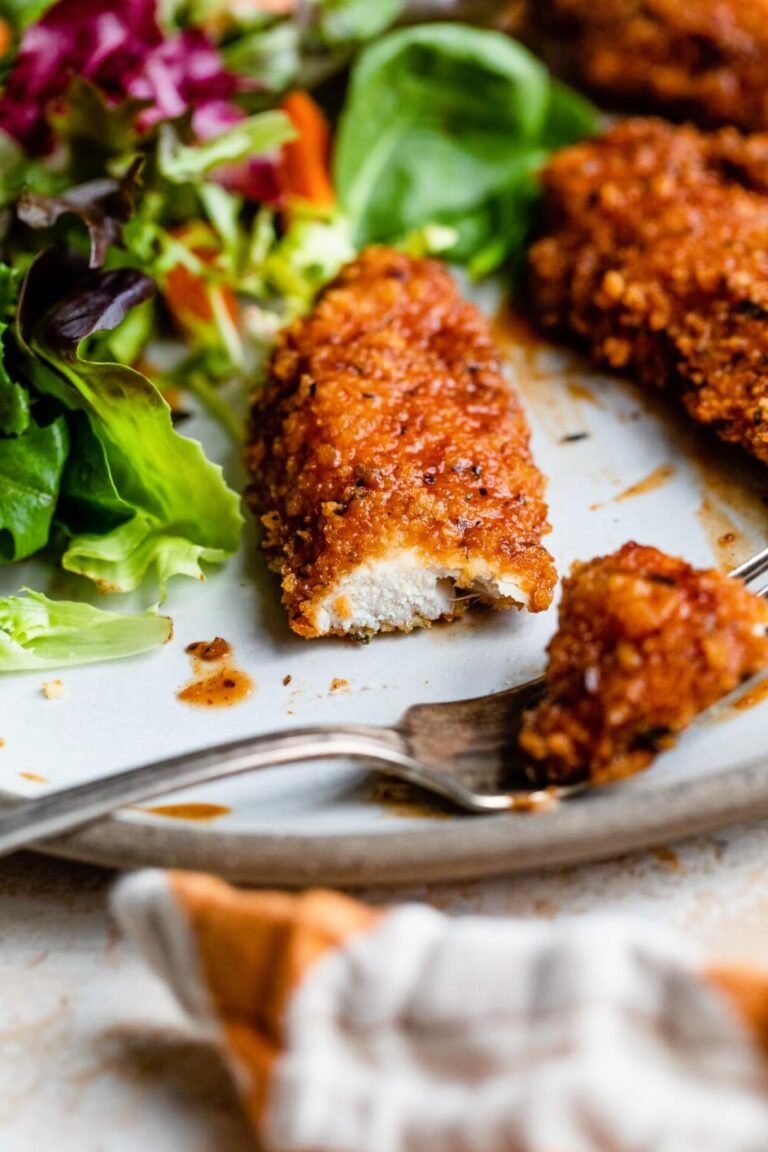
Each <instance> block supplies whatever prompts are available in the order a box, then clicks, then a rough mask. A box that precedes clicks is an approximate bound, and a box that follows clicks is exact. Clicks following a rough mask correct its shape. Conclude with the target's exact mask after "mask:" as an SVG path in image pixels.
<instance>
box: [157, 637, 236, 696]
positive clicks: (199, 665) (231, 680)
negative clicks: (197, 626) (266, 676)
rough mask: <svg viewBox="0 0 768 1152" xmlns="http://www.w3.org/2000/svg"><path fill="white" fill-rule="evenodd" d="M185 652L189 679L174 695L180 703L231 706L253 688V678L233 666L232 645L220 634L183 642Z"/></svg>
mask: <svg viewBox="0 0 768 1152" xmlns="http://www.w3.org/2000/svg"><path fill="white" fill-rule="evenodd" d="M185 652H187V654H188V655H189V657H190V660H191V662H192V679H191V680H190V682H189V683H188V684H185V685H184V687H183V688H180V689H179V691H178V692H177V693H176V698H177V699H178V700H181V701H182V702H183V703H184V704H191V705H193V706H194V707H196V708H231V707H232V706H233V705H234V704H240V703H241V702H242V701H243V700H245V699H246V698H247V697H248V696H250V695H251V693H252V692H253V688H254V684H253V681H252V680H251V678H250V676H249V675H248V674H247V673H246V672H242V671H241V670H240V669H239V668H237V667H236V666H235V664H234V663H233V660H232V645H231V644H229V643H228V642H227V641H226V640H224V639H222V637H221V636H216V637H214V639H213V640H196V641H195V642H194V643H192V644H188V645H187V647H186V648H185Z"/></svg>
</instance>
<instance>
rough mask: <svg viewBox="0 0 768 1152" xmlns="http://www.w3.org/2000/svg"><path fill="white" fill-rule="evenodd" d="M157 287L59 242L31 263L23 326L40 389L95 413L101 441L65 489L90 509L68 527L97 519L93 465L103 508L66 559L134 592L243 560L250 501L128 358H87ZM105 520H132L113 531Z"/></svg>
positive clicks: (95, 432) (106, 585)
mask: <svg viewBox="0 0 768 1152" xmlns="http://www.w3.org/2000/svg"><path fill="white" fill-rule="evenodd" d="M152 291H153V285H152V282H151V281H150V280H149V278H148V277H146V276H144V275H142V274H141V273H140V272H137V271H136V270H135V269H131V268H118V269H114V270H112V271H103V270H98V271H97V270H92V269H88V268H87V267H86V262H85V261H84V260H83V258H81V257H79V256H76V255H74V254H73V253H66V252H62V251H60V250H57V249H50V250H48V251H47V252H44V253H43V254H42V255H41V256H39V257H38V259H37V260H36V261H35V262H34V264H33V265H32V266H31V268H30V269H29V272H28V273H27V276H26V279H25V282H24V286H23V288H22V294H21V300H20V303H19V322H18V332H19V337H20V340H21V341H22V343H23V344H24V346H25V347H26V349H27V350H28V352H29V354H30V357H31V358H32V359H33V364H32V371H33V375H34V382H35V386H36V387H37V388H38V390H39V391H41V392H43V393H45V394H48V395H52V396H54V397H56V399H58V400H59V401H60V403H62V404H63V405H64V406H65V407H66V408H68V409H70V410H71V411H73V412H78V413H83V414H84V415H85V417H86V418H87V421H88V425H89V431H90V434H91V437H92V438H91V441H90V446H89V459H88V461H87V462H85V463H82V462H81V465H82V475H78V474H77V471H76V469H74V466H73V470H71V471H70V472H69V474H68V478H67V486H66V493H65V494H66V497H67V500H68V501H69V506H70V508H71V506H72V502H73V501H74V502H75V503H77V497H78V493H79V496H80V499H79V509H80V514H78V515H77V516H75V517H74V520H73V523H72V524H71V525H66V526H67V527H68V528H70V530H71V531H72V530H74V531H77V529H78V528H82V526H83V525H84V523H85V522H86V521H87V517H86V516H84V515H82V513H83V510H84V508H85V506H86V504H87V501H86V500H85V499H84V491H85V488H86V486H87V475H88V471H89V470H92V472H93V474H94V475H96V476H97V477H98V483H94V485H93V486H92V493H91V495H92V498H93V500H94V501H95V502H96V503H97V504H98V506H99V512H98V515H96V514H94V515H93V518H92V520H91V530H90V531H80V532H78V533H77V534H76V535H74V537H73V538H72V539H71V540H70V541H69V544H68V546H67V549H66V552H65V553H64V557H63V561H62V563H63V565H64V567H65V568H66V569H68V570H69V571H71V572H77V573H79V574H81V575H83V576H87V577H88V578H89V579H91V580H94V581H95V582H96V583H97V584H98V585H99V587H101V588H103V589H104V590H108V591H120V592H125V591H130V590H132V589H133V588H135V587H137V586H138V584H140V583H141V581H142V580H143V579H144V578H145V576H147V575H148V574H150V573H153V574H154V575H155V577H156V578H157V580H158V582H159V584H160V588H161V590H164V588H165V584H166V582H167V581H168V579H170V577H171V576H174V575H178V574H183V575H189V576H195V577H198V578H202V577H203V571H202V568H201V562H202V561H207V562H209V563H217V562H220V561H222V560H224V559H225V558H226V557H227V556H228V555H231V554H232V553H233V552H234V551H235V550H236V549H237V546H238V543H239V539H240V530H241V526H242V516H241V514H240V510H239V498H238V496H237V494H236V493H235V492H233V491H232V490H231V489H230V488H228V487H227V485H226V483H225V481H224V479H223V476H222V472H221V468H219V467H218V466H217V465H214V464H211V463H210V461H208V460H207V459H206V457H205V455H204V453H203V450H202V448H201V447H200V445H199V444H198V443H197V442H196V441H193V440H189V439H186V438H184V437H182V436H180V435H179V434H178V433H177V432H176V431H175V430H174V427H173V424H172V422H171V413H170V408H169V407H168V405H167V404H166V402H165V400H164V399H163V398H162V396H161V395H160V393H159V392H158V391H157V389H156V388H155V386H154V385H153V384H152V383H151V382H150V381H149V380H148V379H147V378H146V377H145V376H142V375H141V373H140V372H137V371H135V370H134V369H132V368H128V367H126V366H125V365H122V364H110V363H100V362H96V361H92V360H89V359H86V358H85V357H84V356H83V355H81V347H82V344H83V342H84V341H85V340H86V339H87V338H88V337H89V336H91V335H92V334H93V333H94V332H98V331H102V330H105V329H106V330H111V329H113V328H114V327H116V326H117V325H118V324H119V323H120V322H121V320H122V319H123V318H124V317H125V315H126V314H127V312H128V311H129V309H130V308H131V307H132V306H133V305H135V304H138V303H140V302H141V301H142V300H145V299H147V298H148V297H149V296H150V295H151V293H152ZM93 439H95V440H96V441H98V444H99V445H100V452H99V451H97V449H96V447H95V445H94V444H93ZM66 507H67V503H66V502H65V503H64V506H63V509H62V511H63V513H65V512H66ZM128 508H129V509H130V510H131V512H132V515H131V518H130V519H128V520H125V519H124V514H125V512H126V510H127V509H128ZM104 516H106V517H107V519H108V518H109V517H112V518H113V521H114V520H115V519H123V522H122V523H117V525H116V526H115V527H114V528H112V530H111V531H109V532H107V533H105V534H102V529H103V526H104ZM99 517H101V518H102V519H101V521H100V522H98V524H97V521H98V520H99Z"/></svg>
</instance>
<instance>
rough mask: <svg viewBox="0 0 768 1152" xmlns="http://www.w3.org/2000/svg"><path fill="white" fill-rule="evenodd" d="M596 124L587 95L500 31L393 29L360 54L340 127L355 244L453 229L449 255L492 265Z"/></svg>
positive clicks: (343, 200) (341, 169)
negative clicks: (547, 169)
mask: <svg viewBox="0 0 768 1152" xmlns="http://www.w3.org/2000/svg"><path fill="white" fill-rule="evenodd" d="M596 125H597V118H596V113H595V112H594V110H593V109H592V107H591V105H590V104H589V103H588V102H587V101H586V100H584V99H583V98H582V97H580V96H577V95H576V94H575V93H572V92H570V90H569V89H567V88H566V87H565V86H564V85H561V84H554V83H553V82H552V81H551V79H550V76H549V74H548V72H547V70H546V69H545V68H544V66H543V65H542V64H541V63H540V62H539V61H538V60H536V59H535V57H533V56H532V55H531V54H530V53H529V52H527V51H526V49H524V48H523V47H522V46H521V45H520V44H517V43H516V42H515V41H514V40H511V39H510V38H509V37H507V36H503V35H502V34H501V33H498V32H491V31H485V30H481V29H477V28H471V27H468V26H466V25H462V24H430V25H424V26H416V27H413V28H406V29H403V30H400V31H397V32H393V33H391V34H390V35H388V36H385V37H383V38H382V39H381V40H379V41H378V42H377V43H375V44H372V45H370V46H369V47H368V48H366V49H365V50H364V51H363V52H362V53H361V55H360V57H359V59H358V61H357V63H356V64H355V67H354V69H353V72H352V77H351V81H350V87H349V92H348V95H347V101H346V106H345V109H344V112H343V113H342V117H341V121H340V125H339V132H338V136H337V142H336V151H335V157H334V174H335V186H336V189H337V192H338V195H339V200H340V204H341V207H342V209H343V210H344V211H345V212H346V213H347V215H348V217H349V220H350V223H351V227H352V232H353V239H354V242H355V244H356V245H357V246H358V247H363V246H364V245H366V244H370V243H374V242H377V241H387V242H398V241H401V240H402V239H403V238H404V237H405V236H407V235H408V234H409V233H411V232H413V231H415V230H417V229H419V228H422V227H423V226H424V225H427V224H430V223H433V224H439V225H445V226H448V227H452V228H455V229H456V230H457V235H458V239H457V243H456V245H455V247H454V248H452V249H450V250H448V252H447V253H446V255H447V256H448V258H449V259H453V260H456V261H459V262H466V263H471V262H472V261H475V260H476V262H477V268H478V271H482V272H485V271H490V270H491V268H493V267H494V266H495V265H497V264H499V263H500V262H501V261H502V260H503V259H505V258H506V256H507V255H509V254H510V253H513V252H515V251H516V250H519V248H520V246H521V243H522V240H523V239H524V237H525V234H526V233H527V229H528V222H529V219H530V207H531V204H532V202H533V201H534V200H535V197H536V183H535V174H536V172H537V170H538V169H539V168H540V166H541V165H542V163H543V162H544V161H545V159H546V157H547V155H548V153H549V151H551V150H552V149H553V148H555V147H560V146H562V145H564V144H566V143H569V142H570V141H572V140H574V139H576V138H578V137H579V136H582V135H585V134H587V133H589V132H591V131H593V130H595V128H596ZM518 215H519V217H520V220H521V222H522V223H521V226H519V227H518V226H517V225H516V221H517V218H518Z"/></svg>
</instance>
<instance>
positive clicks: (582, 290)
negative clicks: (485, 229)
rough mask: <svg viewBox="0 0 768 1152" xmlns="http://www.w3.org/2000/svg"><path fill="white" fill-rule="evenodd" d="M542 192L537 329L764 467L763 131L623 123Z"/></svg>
mask: <svg viewBox="0 0 768 1152" xmlns="http://www.w3.org/2000/svg"><path fill="white" fill-rule="evenodd" d="M543 183H544V192H545V206H544V221H543V231H544V235H543V237H542V238H541V239H540V240H538V242H537V243H536V244H534V245H533V247H532V249H531V250H530V253H529V265H530V274H531V296H532V302H533V307H534V310H535V312H536V314H537V316H538V318H539V321H540V322H541V324H542V326H543V327H544V328H546V329H552V330H557V331H559V332H560V333H570V334H572V335H575V336H577V337H578V338H579V339H581V340H583V341H585V342H586V344H587V345H588V346H589V348H590V349H591V351H592V353H593V355H594V357H595V359H596V360H597V361H598V362H600V363H602V364H607V365H609V366H610V367H611V368H618V369H622V368H627V369H630V370H631V371H632V372H633V373H634V374H635V375H636V376H637V377H638V378H639V379H640V381H641V382H642V383H643V384H645V385H647V386H648V387H652V388H657V387H666V388H667V389H669V390H670V391H672V392H674V393H675V394H677V395H678V396H679V397H680V399H681V400H682V402H683V404H684V405H685V407H686V408H687V409H688V411H689V413H690V414H691V415H692V416H693V417H694V419H696V420H697V421H700V422H701V423H702V424H706V425H707V426H708V427H709V428H711V429H713V430H714V431H715V432H717V433H718V434H719V435H720V436H721V437H722V438H723V439H724V440H728V441H731V442H732V443H737V444H741V445H742V446H743V447H744V448H746V449H747V450H748V451H749V452H751V453H753V455H755V456H757V457H758V458H759V459H761V460H763V461H766V462H768V134H766V135H759V136H757V135H756V136H746V137H745V136H742V135H741V134H740V133H738V132H736V131H735V130H733V129H724V130H722V131H720V132H715V133H710V134H707V133H702V132H699V131H698V130H697V129H695V128H691V127H674V126H672V125H670V124H667V123H666V122H664V121H661V120H646V119H635V120H628V121H626V122H624V123H623V124H621V125H619V126H618V127H616V128H614V129H613V130H612V131H610V132H608V133H607V134H606V135H605V136H603V137H602V138H600V139H597V140H593V141H589V142H587V143H583V144H579V145H576V146H575V147H572V148H568V149H566V150H564V151H562V152H560V153H558V154H557V155H556V156H555V157H554V158H553V159H552V160H551V162H550V164H549V165H548V167H547V168H546V170H545V172H544V173H543Z"/></svg>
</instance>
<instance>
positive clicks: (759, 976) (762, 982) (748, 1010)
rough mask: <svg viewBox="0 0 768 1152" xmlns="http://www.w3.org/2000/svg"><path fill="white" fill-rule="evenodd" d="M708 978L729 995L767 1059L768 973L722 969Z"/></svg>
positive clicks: (730, 967)
mask: <svg viewBox="0 0 768 1152" xmlns="http://www.w3.org/2000/svg"><path fill="white" fill-rule="evenodd" d="M705 975H706V978H707V979H708V980H709V982H710V983H711V984H714V985H715V986H716V987H717V988H719V989H720V990H721V991H722V992H724V993H725V994H726V996H727V997H728V999H729V1000H730V1001H731V1003H732V1004H733V1005H734V1007H735V1008H736V1010H737V1011H738V1013H739V1015H740V1016H741V1017H742V1019H743V1020H744V1021H745V1023H746V1024H747V1025H748V1026H749V1029H750V1031H751V1032H752V1034H753V1036H754V1037H755V1039H756V1040H757V1042H758V1044H759V1045H760V1047H761V1049H762V1051H763V1055H764V1056H768V971H766V970H764V969H761V968H751V967H746V966H744V967H741V966H739V965H723V966H716V967H712V968H710V969H708V971H707V972H706V973H705Z"/></svg>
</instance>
